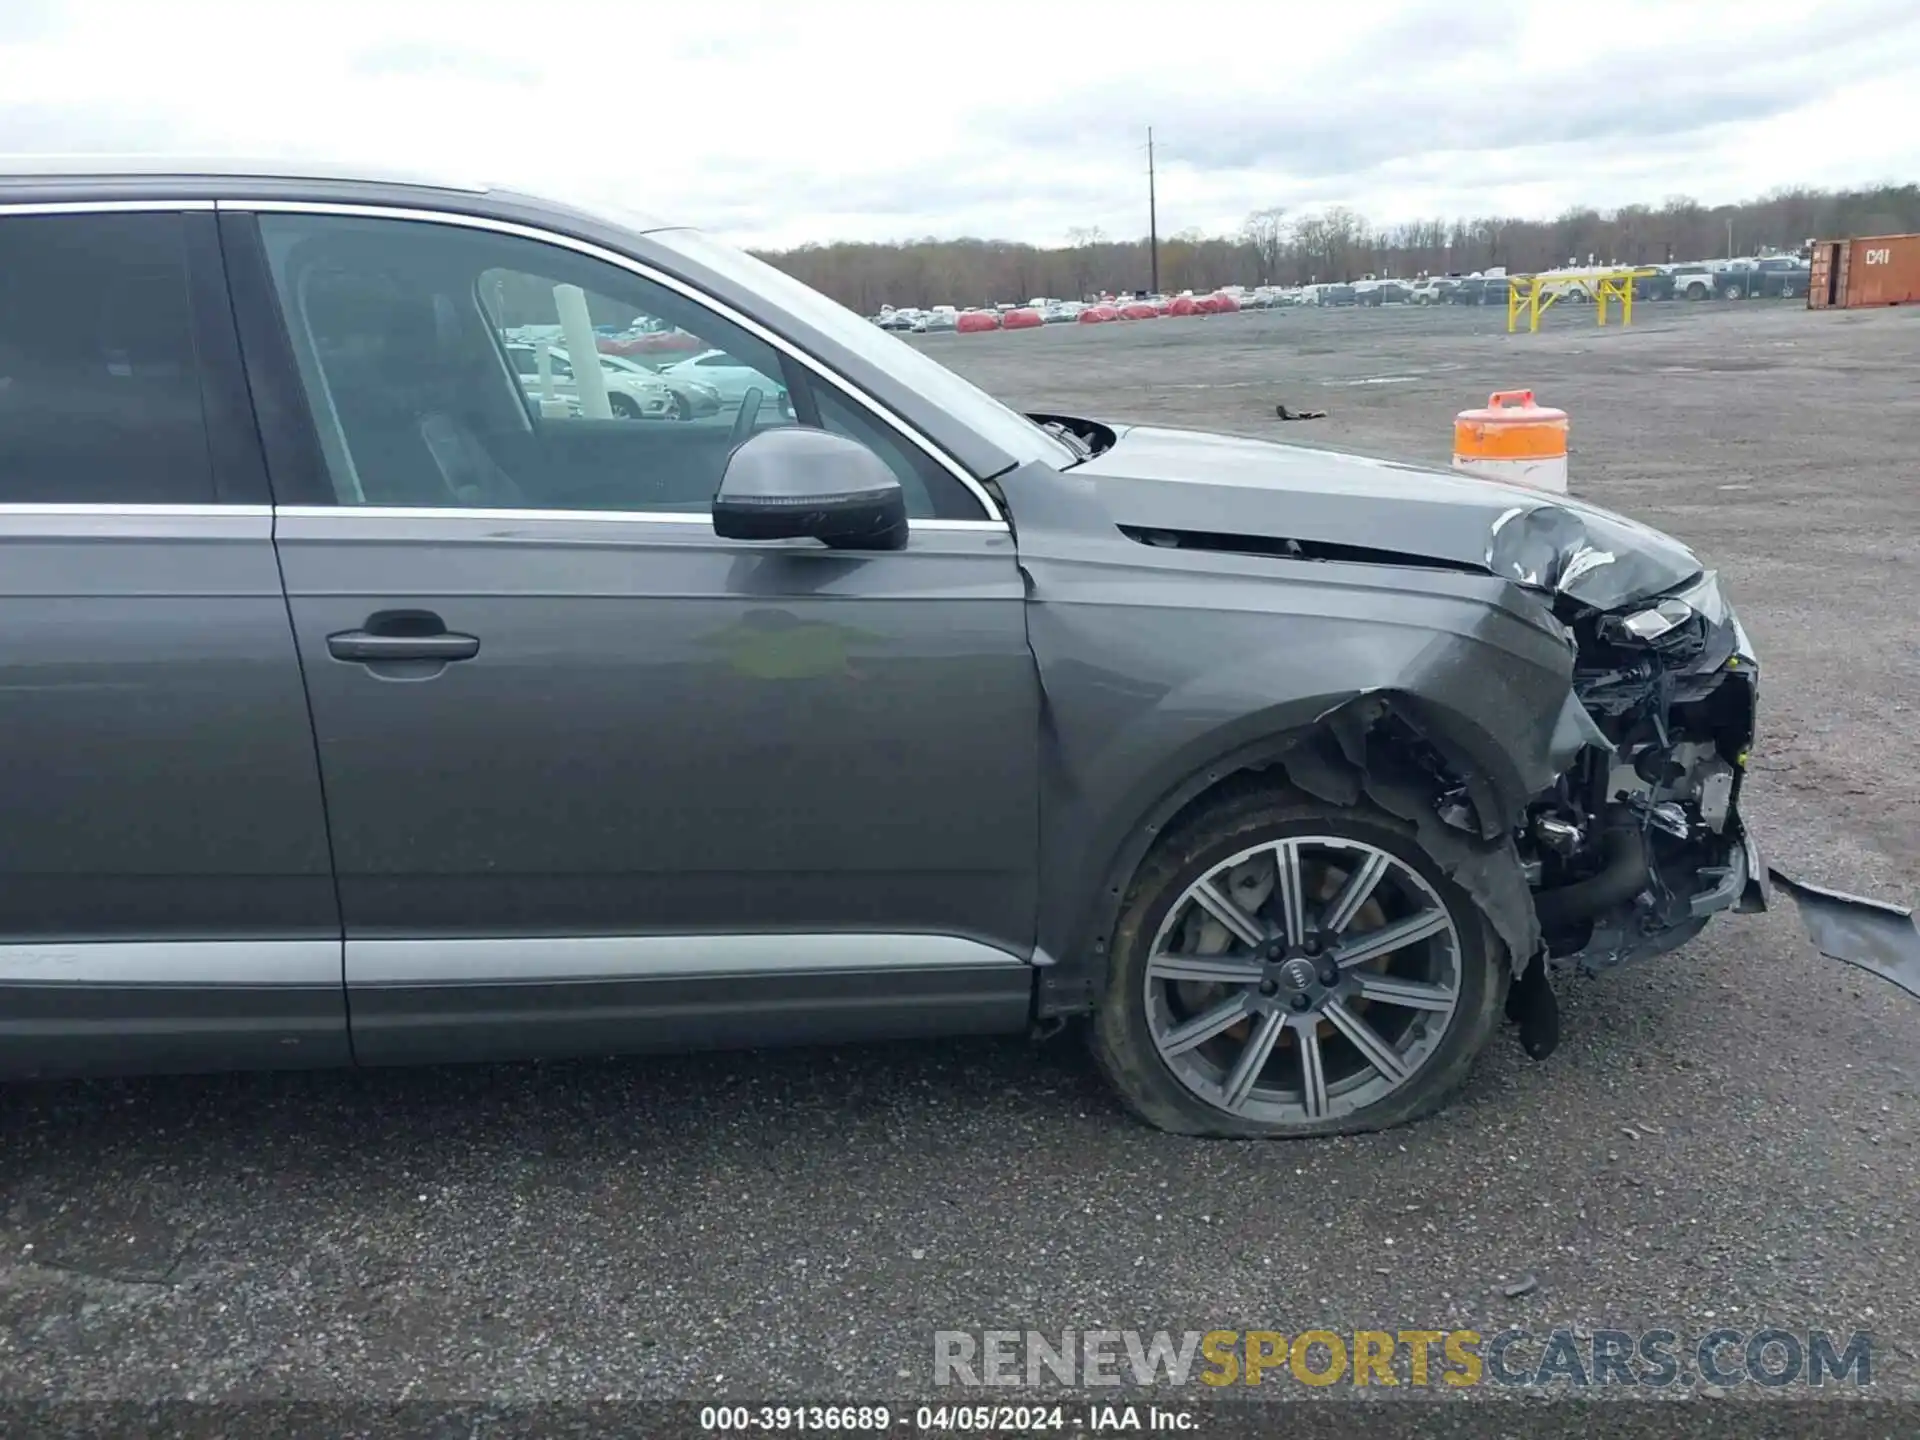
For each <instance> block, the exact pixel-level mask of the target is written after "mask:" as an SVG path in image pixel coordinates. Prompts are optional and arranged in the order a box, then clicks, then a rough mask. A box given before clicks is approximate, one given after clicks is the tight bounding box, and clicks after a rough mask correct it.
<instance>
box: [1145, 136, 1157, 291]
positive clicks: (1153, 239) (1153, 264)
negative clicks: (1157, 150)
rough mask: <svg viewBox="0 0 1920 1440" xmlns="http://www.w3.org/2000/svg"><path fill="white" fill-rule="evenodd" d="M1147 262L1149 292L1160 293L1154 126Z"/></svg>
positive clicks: (1149, 166) (1149, 152)
mask: <svg viewBox="0 0 1920 1440" xmlns="http://www.w3.org/2000/svg"><path fill="white" fill-rule="evenodd" d="M1147 264H1148V267H1149V278H1148V281H1147V287H1148V293H1149V294H1152V295H1158V294H1159V293H1160V210H1159V205H1158V202H1157V201H1156V199H1155V197H1154V193H1153V127H1152V126H1151V125H1149V126H1148V127H1147Z"/></svg>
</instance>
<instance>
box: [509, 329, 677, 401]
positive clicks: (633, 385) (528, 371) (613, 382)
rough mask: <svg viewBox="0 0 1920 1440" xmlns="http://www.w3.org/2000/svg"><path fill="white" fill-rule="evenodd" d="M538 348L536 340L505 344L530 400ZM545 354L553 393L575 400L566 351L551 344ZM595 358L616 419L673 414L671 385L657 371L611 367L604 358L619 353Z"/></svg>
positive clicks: (535, 389) (537, 388) (536, 381)
mask: <svg viewBox="0 0 1920 1440" xmlns="http://www.w3.org/2000/svg"><path fill="white" fill-rule="evenodd" d="M539 350H540V347H539V345H538V344H537V343H536V344H527V343H520V342H515V341H509V342H508V344H507V358H508V359H509V360H511V361H512V362H513V370H514V373H515V374H516V375H518V376H519V377H520V388H521V389H522V390H523V391H525V392H526V396H527V398H528V399H529V400H533V401H538V400H539V399H540V396H541V380H540V353H539ZM547 357H548V358H547V365H548V373H549V374H550V375H551V377H552V379H553V392H554V394H555V395H556V396H558V397H560V398H562V399H569V400H574V401H576V402H577V401H578V399H579V395H580V386H579V382H578V381H577V380H576V379H575V378H574V373H573V361H572V360H571V359H569V358H568V356H567V352H566V351H564V350H561V349H557V348H555V347H552V346H549V347H547ZM597 358H598V359H600V360H601V361H602V362H603V363H602V365H601V367H600V373H601V374H602V375H604V376H605V377H606V381H607V405H608V408H610V409H611V410H612V411H613V414H614V417H615V418H616V419H620V420H666V419H671V418H673V417H674V416H675V415H676V413H677V411H678V401H676V399H675V398H674V393H673V387H672V386H670V385H668V384H667V383H666V382H665V381H663V380H662V379H661V378H660V377H659V376H658V375H656V374H654V373H653V372H652V371H651V370H648V369H646V368H645V367H643V366H637V365H636V366H634V367H633V369H632V370H625V369H615V368H614V365H613V364H612V363H606V362H617V361H619V359H620V357H619V356H616V355H603V356H599V357H597Z"/></svg>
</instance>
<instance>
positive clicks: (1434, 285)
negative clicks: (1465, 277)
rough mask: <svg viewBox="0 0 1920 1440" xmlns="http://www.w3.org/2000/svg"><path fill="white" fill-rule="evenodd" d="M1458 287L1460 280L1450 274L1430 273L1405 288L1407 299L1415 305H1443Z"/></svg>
mask: <svg viewBox="0 0 1920 1440" xmlns="http://www.w3.org/2000/svg"><path fill="white" fill-rule="evenodd" d="M1459 288H1460V282H1459V281H1458V280H1457V279H1455V278H1454V277H1453V276H1451V275H1432V276H1429V277H1428V278H1426V279H1425V280H1416V281H1414V282H1413V284H1412V285H1410V286H1409V287H1408V289H1407V299H1408V300H1410V301H1412V302H1413V303H1414V304H1415V305H1444V304H1446V303H1447V301H1448V300H1449V299H1450V298H1452V295H1453V292H1454V291H1455V290H1458V289H1459Z"/></svg>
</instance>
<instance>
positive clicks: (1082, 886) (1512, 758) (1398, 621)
mask: <svg viewBox="0 0 1920 1440" xmlns="http://www.w3.org/2000/svg"><path fill="white" fill-rule="evenodd" d="M1047 548H1048V547H1046V546H1045V545H1044V543H1035V537H1034V536H1033V535H1032V533H1031V532H1030V531H1023V533H1022V536H1021V551H1022V555H1021V558H1022V564H1023V565H1024V566H1025V567H1026V569H1027V573H1028V580H1029V586H1030V597H1031V598H1030V603H1029V606H1028V636H1029V643H1030V644H1031V646H1032V648H1033V653H1034V656H1035V660H1036V662H1037V664H1038V669H1039V674H1040V682H1041V688H1042V692H1043V696H1044V706H1045V708H1044V712H1043V734H1042V755H1041V763H1042V799H1041V846H1040V863H1041V882H1042V883H1041V891H1040V893H1041V912H1040V915H1039V917H1038V926H1037V933H1038V939H1039V944H1040V948H1041V950H1042V951H1043V952H1045V953H1046V954H1047V955H1049V956H1052V957H1056V961H1057V963H1056V964H1055V965H1054V966H1053V967H1052V970H1051V972H1050V973H1049V974H1048V975H1047V976H1046V977H1045V979H1044V981H1043V987H1042V1002H1041V1003H1042V1008H1043V1010H1044V1009H1047V1008H1050V1007H1051V1008H1053V1009H1057V1010H1066V1009H1072V1008H1078V1007H1079V1006H1081V1005H1084V1003H1085V1001H1086V999H1087V997H1088V996H1089V994H1090V991H1091V987H1093V986H1097V984H1098V983H1099V978H1100V976H1101V975H1102V974H1103V973H1104V968H1105V956H1104V953H1103V948H1104V945H1105V940H1106V937H1107V935H1108V934H1110V933H1111V930H1112V926H1113V922H1114V920H1115V918H1116V916H1117V913H1118V909H1119V906H1120V903H1121V900H1122V898H1123V893H1124V890H1125V887H1126V884H1127V880H1128V877H1129V876H1130V875H1131V874H1132V872H1133V869H1134V867H1135V866H1136V865H1137V864H1138V862H1139V860H1140V858H1141V856H1143V855H1144V854H1145V852H1146V850H1147V849H1148V848H1149V847H1150V846H1151V844H1152V843H1153V840H1154V838H1155V837H1156V836H1157V835H1158V834H1159V833H1160V829H1161V827H1162V826H1164V825H1165V823H1166V822H1167V821H1168V820H1169V819H1171V818H1172V816H1173V815H1175V814H1177V813H1178V812H1179V811H1180V810H1181V809H1182V808H1183V807H1184V806H1185V805H1187V804H1188V803H1190V802H1191V801H1192V800H1193V799H1194V798H1195V797H1196V796H1197V795H1199V794H1201V793H1203V792H1204V791H1205V790H1206V789H1208V788H1209V787H1210V786H1212V785H1214V784H1217V783H1219V781H1221V780H1223V779H1225V778H1226V777H1227V776H1229V775H1232V774H1233V773H1235V772H1237V771H1240V770H1244V769H1248V768H1253V767H1257V766H1260V765H1264V764H1269V763H1272V762H1274V761H1276V760H1279V759H1280V758H1281V757H1282V756H1283V755H1285V754H1286V753H1287V752H1288V751H1289V750H1290V749H1293V748H1294V747H1296V746H1297V745H1298V744H1299V742H1300V741H1301V739H1302V737H1304V736H1308V735H1314V734H1320V733H1325V732H1326V727H1327V726H1328V724H1329V722H1330V721H1331V719H1332V717H1335V716H1339V715H1344V714H1350V713H1352V711H1353V707H1354V706H1355V705H1356V704H1357V703H1359V702H1362V701H1364V700H1366V699H1367V698H1369V697H1374V698H1378V699H1380V700H1381V701H1382V702H1383V703H1388V704H1390V705H1391V707H1392V709H1393V711H1394V713H1396V714H1399V715H1400V716H1401V717H1402V718H1404V719H1406V720H1408V721H1409V722H1410V723H1412V724H1413V725H1414V727H1415V728H1416V729H1418V730H1420V731H1421V733H1422V734H1423V735H1424V736H1425V737H1426V738H1427V739H1428V740H1429V742H1430V743H1431V744H1432V745H1433V746H1434V748H1435V749H1436V750H1438V751H1439V752H1440V753H1441V754H1442V755H1443V756H1444V757H1446V759H1447V761H1448V763H1449V768H1451V769H1453V770H1454V771H1455V773H1456V775H1457V777H1458V778H1459V779H1460V780H1461V781H1463V782H1465V783H1467V784H1468V785H1469V788H1470V790H1471V792H1472V794H1473V797H1474V807H1473V808H1474V809H1475V811H1476V812H1477V814H1476V819H1477V820H1478V823H1479V829H1480V832H1481V833H1480V835H1479V837H1477V838H1479V839H1481V840H1482V841H1484V840H1486V839H1488V838H1490V837H1491V836H1494V835H1499V836H1501V837H1503V838H1504V836H1505V834H1506V832H1507V830H1508V829H1510V827H1511V825H1512V824H1513V822H1514V820H1515V819H1517V817H1518V815H1519V812H1520V810H1521V808H1522V807H1523V806H1524V804H1525V803H1526V801H1527V799H1528V798H1530V797H1531V796H1532V795H1534V794H1535V793H1537V792H1538V791H1539V790H1541V789H1542V788H1544V787H1546V786H1547V785H1549V784H1550V783H1551V782H1552V780H1553V777H1554V776H1555V775H1556V774H1557V773H1559V771H1560V770H1561V769H1564V768H1565V766H1566V765H1567V763H1569V762H1570V760H1571V759H1572V752H1573V751H1577V749H1578V746H1579V745H1580V744H1582V743H1586V737H1585V735H1584V734H1577V735H1576V734H1572V733H1570V732H1569V730H1568V728H1567V724H1566V721H1565V718H1564V711H1565V706H1566V704H1567V702H1568V700H1569V698H1570V690H1569V681H1570V677H1571V672H1572V651H1571V647H1570V646H1569V644H1568V643H1567V640H1566V637H1565V634H1564V632H1563V631H1561V629H1560V628H1559V626H1558V624H1557V623H1556V622H1554V621H1553V620H1552V618H1551V616H1550V615H1549V614H1548V613H1547V612H1546V610H1545V608H1544V606H1541V605H1540V604H1538V602H1536V601H1534V600H1533V599H1532V598H1531V597H1530V596H1527V595H1526V594H1525V593H1524V592H1521V591H1519V590H1518V589H1517V588H1516V587H1514V586H1512V585H1510V584H1508V583H1507V582H1505V581H1501V580H1497V579H1494V578H1492V577H1482V576H1474V575H1469V574H1462V573H1457V572H1446V571H1435V570H1427V569H1412V568H1402V567H1395V566H1387V565H1350V564H1333V563H1327V562H1316V561H1306V560H1294V559H1288V558H1284V557H1268V556H1247V555H1237V554H1229V553H1218V552H1205V553H1196V552H1192V551H1184V550H1158V549H1154V548H1152V547H1147V546H1141V545H1135V544H1132V543H1131V542H1128V541H1125V540H1121V541H1118V542H1117V543H1116V544H1115V545H1113V546H1108V547H1101V549H1100V551H1099V553H1098V555H1097V558H1096V556H1095V555H1094V554H1091V553H1089V552H1087V551H1086V550H1084V549H1081V550H1079V551H1078V553H1073V552H1065V551H1063V552H1061V553H1052V554H1050V553H1047ZM1136 551H1137V552H1138V554H1133V553H1129V552H1136ZM1569 746H1571V747H1572V750H1571V751H1570V750H1569V748H1568V747H1569ZM1449 868H1450V869H1451V868H1452V867H1451V866H1450V867H1449ZM1516 878H1517V875H1516ZM1526 923H1529V924H1530V923H1531V918H1530V912H1529V917H1528V920H1527V922H1526Z"/></svg>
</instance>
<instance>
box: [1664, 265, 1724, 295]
mask: <svg viewBox="0 0 1920 1440" xmlns="http://www.w3.org/2000/svg"><path fill="white" fill-rule="evenodd" d="M1667 274H1668V275H1669V276H1670V277H1671V278H1672V280H1673V293H1674V295H1675V296H1677V297H1678V298H1679V299H1682V300H1711V299H1712V298H1713V283H1714V270H1713V267H1712V266H1711V265H1709V264H1707V263H1706V262H1705V261H1701V260H1694V261H1689V262H1687V263H1686V264H1683V265H1674V266H1671V267H1669V269H1668V271H1667Z"/></svg>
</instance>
